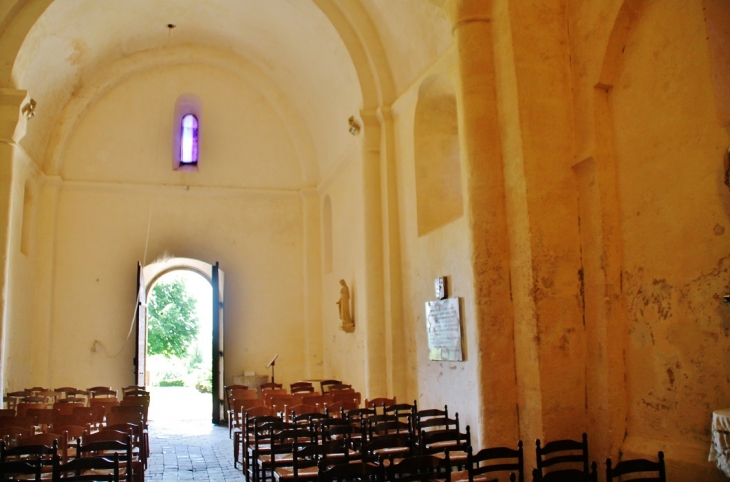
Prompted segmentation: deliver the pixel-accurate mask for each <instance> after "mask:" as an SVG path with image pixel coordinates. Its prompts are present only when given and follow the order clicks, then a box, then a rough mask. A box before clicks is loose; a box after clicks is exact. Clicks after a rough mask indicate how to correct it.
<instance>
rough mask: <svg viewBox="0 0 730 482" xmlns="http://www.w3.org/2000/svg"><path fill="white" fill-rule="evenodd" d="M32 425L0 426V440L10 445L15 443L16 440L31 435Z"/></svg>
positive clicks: (32, 431)
mask: <svg viewBox="0 0 730 482" xmlns="http://www.w3.org/2000/svg"><path fill="white" fill-rule="evenodd" d="M33 433H34V430H33V427H30V428H28V427H15V426H12V425H8V426H4V427H0V440H2V441H3V442H5V444H6V446H8V447H12V446H15V445H17V443H18V440H20V439H21V438H24V437H30V436H31V435H33Z"/></svg>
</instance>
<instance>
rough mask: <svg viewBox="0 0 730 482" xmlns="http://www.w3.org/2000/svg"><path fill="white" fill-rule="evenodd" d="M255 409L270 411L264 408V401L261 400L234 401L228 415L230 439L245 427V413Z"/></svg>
mask: <svg viewBox="0 0 730 482" xmlns="http://www.w3.org/2000/svg"><path fill="white" fill-rule="evenodd" d="M254 407H264V408H267V409H270V408H269V407H265V406H264V401H263V399H261V398H256V399H253V400H234V401H233V407H232V408H231V410H230V411H229V415H228V422H229V423H228V438H231V434H232V433H233V432H235V431H236V430H240V429H241V427H242V426H243V413H244V412H246V411H247V410H249V409H251V408H254ZM272 412H273V411H272Z"/></svg>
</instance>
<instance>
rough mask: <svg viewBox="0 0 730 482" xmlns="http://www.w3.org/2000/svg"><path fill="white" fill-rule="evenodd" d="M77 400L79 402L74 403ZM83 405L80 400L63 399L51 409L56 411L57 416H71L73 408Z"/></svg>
mask: <svg viewBox="0 0 730 482" xmlns="http://www.w3.org/2000/svg"><path fill="white" fill-rule="evenodd" d="M76 400H79V401H76ZM83 406H85V404H84V403H83V402H81V401H80V399H73V398H63V399H61V400H59V401H57V402H56V403H54V404H53V408H54V409H55V410H58V414H59V415H73V413H74V407H83Z"/></svg>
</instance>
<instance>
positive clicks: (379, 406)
mask: <svg viewBox="0 0 730 482" xmlns="http://www.w3.org/2000/svg"><path fill="white" fill-rule="evenodd" d="M395 404H396V398H395V397H393V398H385V397H379V398H373V399H372V400H367V399H366V400H365V408H372V409H373V410H375V411H376V412H378V413H380V414H383V413H384V411H385V407H390V406H392V405H395Z"/></svg>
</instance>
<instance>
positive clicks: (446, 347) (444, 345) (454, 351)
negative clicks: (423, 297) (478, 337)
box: [426, 298, 464, 361]
mask: <svg viewBox="0 0 730 482" xmlns="http://www.w3.org/2000/svg"><path fill="white" fill-rule="evenodd" d="M426 329H427V331H428V358H429V360H440V361H463V359H464V358H463V355H462V351H461V312H460V311H459V298H446V299H443V300H436V301H427V302H426Z"/></svg>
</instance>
